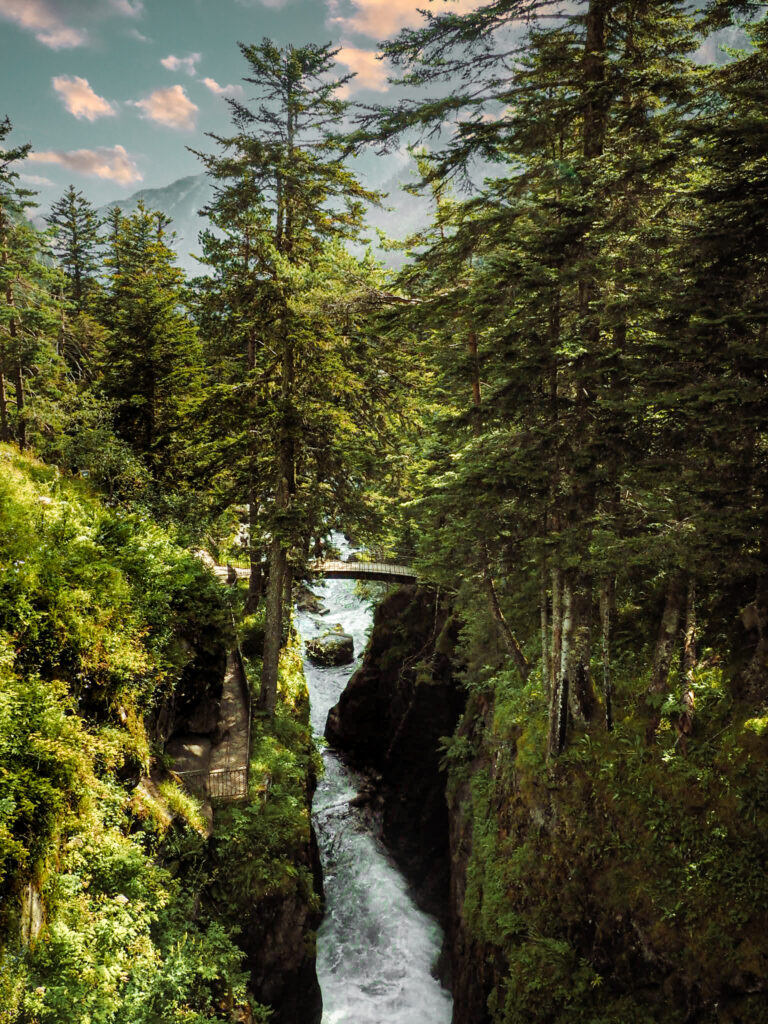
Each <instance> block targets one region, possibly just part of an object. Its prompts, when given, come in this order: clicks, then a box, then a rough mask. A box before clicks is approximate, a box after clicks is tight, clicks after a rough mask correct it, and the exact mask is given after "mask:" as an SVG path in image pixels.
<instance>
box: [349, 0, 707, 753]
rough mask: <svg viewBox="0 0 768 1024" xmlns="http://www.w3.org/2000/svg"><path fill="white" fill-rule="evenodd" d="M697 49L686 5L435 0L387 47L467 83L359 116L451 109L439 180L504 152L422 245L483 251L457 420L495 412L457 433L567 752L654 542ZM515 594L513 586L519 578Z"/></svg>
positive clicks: (426, 79) (420, 122) (482, 522)
mask: <svg viewBox="0 0 768 1024" xmlns="http://www.w3.org/2000/svg"><path fill="white" fill-rule="evenodd" d="M523 19H525V21H526V23H527V27H525V28H523V27H521V25H520V22H521V21H522V20H523ZM502 44H503V45H502ZM694 48H695V43H694V37H693V35H692V33H691V24H690V20H689V18H688V16H687V11H686V10H685V8H684V6H683V5H682V4H679V3H666V4H663V5H658V4H656V5H653V6H648V5H634V4H623V3H605V2H601V0H589V2H588V3H585V4H583V5H581V7H580V9H579V10H578V11H576V12H574V13H567V12H565V11H562V10H560V9H558V10H554V9H548V8H547V5H527V4H525V3H504V2H502V3H493V4H486V5H484V6H483V7H481V8H480V9H479V10H477V11H475V12H472V13H470V14H467V15H464V16H456V15H454V14H451V13H447V14H444V15H437V16H434V17H430V18H429V20H428V22H427V24H426V26H425V27H424V28H423V29H420V30H413V31H406V32H403V33H402V34H401V36H400V37H398V39H396V40H394V41H392V42H390V43H388V44H385V46H384V52H385V53H386V54H387V55H389V56H390V58H391V59H392V60H393V61H394V62H395V64H396V65H398V66H400V67H402V68H403V70H404V75H403V84H405V85H409V86H413V85H423V84H432V83H434V82H436V81H442V80H445V81H449V82H450V83H451V91H450V93H449V94H447V95H445V96H444V97H442V98H440V99H438V100H434V99H433V98H430V99H428V100H426V101H420V100H411V99H406V100H405V101H403V102H401V103H400V104H398V105H397V106H396V107H394V108H392V109H390V110H386V109H379V110H375V111H373V112H372V113H370V114H368V115H366V117H365V118H364V119H363V122H362V131H361V134H360V136H359V138H372V137H375V138H378V139H379V140H380V141H381V140H384V141H385V143H388V144H392V140H393V139H395V138H397V137H398V136H399V134H400V133H401V132H402V131H404V130H406V129H413V128H415V127H418V126H426V130H428V131H432V132H433V134H434V133H435V132H439V131H440V130H441V129H442V124H443V122H444V120H445V119H446V117H448V116H453V117H454V118H455V125H454V131H453V132H452V133H451V134H450V136H444V137H443V141H442V148H439V149H438V150H437V152H436V153H435V155H434V158H433V160H432V163H431V167H432V169H431V171H430V174H429V177H430V179H432V180H440V179H445V178H446V177H447V176H448V175H449V174H450V173H452V172H453V171H455V170H456V169H461V168H464V167H466V166H468V165H469V163H470V162H471V160H472V159H473V158H475V157H477V156H482V157H485V158H489V157H490V158H492V159H493V160H495V161H497V162H499V163H503V164H506V165H507V168H508V169H509V173H508V174H507V175H506V176H505V177H499V178H498V179H496V180H492V181H490V182H487V183H486V186H485V187H484V188H482V189H481V190H479V192H478V194H477V196H476V197H475V198H474V199H472V200H471V201H469V202H468V203H467V204H466V206H467V215H466V216H465V217H464V218H463V220H462V223H461V225H460V226H459V227H457V228H456V230H455V231H454V232H451V233H449V237H448V239H447V240H445V239H441V240H440V241H439V243H436V244H435V246H434V251H433V252H432V253H430V254H429V256H428V257H425V258H424V262H425V263H427V259H429V260H431V265H432V266H434V265H437V263H438V261H439V259H440V258H441V257H440V255H439V253H440V252H442V253H448V254H450V253H451V252H453V253H455V254H457V255H458V256H459V260H461V259H463V260H466V259H467V257H471V259H472V261H473V263H474V269H473V272H472V274H471V276H470V277H469V278H468V277H467V275H466V274H465V275H464V278H465V282H466V283H465V284H463V285H461V286H460V287H459V288H457V287H456V286H455V284H454V286H453V288H452V290H451V298H452V300H454V301H457V302H458V306H459V309H460V311H461V312H460V315H461V320H462V323H463V324H464V325H467V327H465V328H464V330H465V331H466V334H467V339H468V340H467V342H466V344H467V348H468V349H469V350H471V353H472V354H471V358H470V359H469V360H467V358H466V357H464V358H462V359H461V360H460V362H459V364H458V366H459V368H461V367H463V368H464V372H465V375H466V371H467V370H468V369H469V368H470V366H471V364H472V363H475V365H476V367H477V371H471V372H476V373H477V378H478V380H477V383H478V384H479V378H480V376H482V379H483V388H482V390H483V397H482V403H479V402H478V401H477V397H478V396H477V392H478V388H473V389H472V391H470V389H469V388H468V387H465V390H464V394H465V395H466V400H467V401H469V397H470V394H473V395H474V405H475V406H476V408H475V411H474V412H473V414H472V416H471V417H470V418H469V419H468V418H467V416H466V414H464V418H463V421H462V420H460V423H462V426H463V429H464V430H466V428H467V423H468V422H474V423H475V424H476V425H477V424H479V425H480V429H479V432H478V433H477V435H476V437H474V438H473V439H472V440H468V441H465V442H464V445H465V449H464V448H463V449H462V450H466V466H467V469H466V473H463V474H459V476H458V483H457V490H458V491H460V492H463V494H464V495H465V496H469V499H468V500H467V499H466V498H465V499H464V500H462V499H461V498H459V505H458V507H460V508H462V509H464V510H465V514H466V516H467V517H468V522H470V523H471V524H472V531H471V532H472V533H473V535H474V536H476V537H477V538H478V542H479V544H480V547H481V548H482V547H485V549H486V550H487V551H488V552H489V556H490V558H491V561H492V562H493V560H494V559H497V563H496V564H497V568H496V569H495V570H494V571H493V572H492V575H493V576H498V577H500V578H501V579H502V580H503V579H504V578H505V577H507V578H508V586H507V588H504V589H507V592H508V593H509V592H511V593H512V594H515V595H517V597H518V601H523V602H525V601H526V600H529V598H530V594H531V588H530V587H529V586H525V585H521V578H520V575H519V573H518V571H517V569H516V568H515V567H520V566H526V565H531V564H532V565H536V566H538V567H539V569H538V572H539V586H538V588H537V590H538V593H539V594H540V598H539V603H540V612H541V634H542V643H543V644H544V645H545V646H546V645H547V643H548V645H549V652H548V654H547V656H546V657H544V661H545V664H546V671H547V676H548V689H549V693H550V700H551V730H550V740H549V746H550V750H551V752H552V753H556V752H558V751H559V750H562V748H563V745H564V743H565V738H566V730H567V725H568V721H569V719H571V718H573V719H575V720H577V721H578V720H581V721H582V722H585V723H589V722H590V721H591V720H592V719H594V718H595V717H596V714H597V709H598V702H597V698H596V693H595V687H594V681H593V679H592V676H591V667H590V666H591V661H592V635H593V626H592V621H591V617H592V609H593V607H594V605H595V604H596V603H597V596H598V594H599V595H600V604H601V607H602V609H603V611H604V614H603V615H602V620H603V626H604V629H603V644H604V647H605V651H606V661H605V676H604V691H605V703H606V708H605V711H606V717H607V720H608V723H609V725H610V709H609V703H610V658H609V656H608V655H609V648H610V623H611V606H612V604H613V600H614V598H613V595H614V593H615V575H616V572H617V570H618V568H619V567H620V566H621V565H622V552H624V556H625V555H626V548H625V545H626V544H627V543H628V542H633V543H635V544H636V543H637V540H636V537H635V538H630V537H627V535H626V527H627V518H628V517H627V515H626V513H625V511H624V510H623V508H622V507H621V505H622V503H621V500H620V496H621V495H622V494H625V493H627V488H628V487H630V486H631V485H632V481H633V479H634V481H636V484H635V486H637V487H639V488H642V487H643V486H644V483H645V480H644V473H643V470H644V469H645V468H646V467H648V464H649V461H650V460H649V459H648V458H647V457H643V453H645V455H646V456H647V454H648V449H649V447H650V448H651V450H654V444H655V439H651V438H649V436H648V433H647V432H648V427H649V423H650V424H652V425H653V426H656V423H657V422H658V421H655V422H654V421H653V420H650V421H649V419H648V417H647V415H646V414H645V410H641V409H639V408H638V405H637V403H635V402H634V401H633V392H632V387H633V384H632V373H633V371H637V370H639V369H640V366H639V359H640V357H641V355H646V354H647V352H648V346H649V344H653V339H654V338H656V337H657V331H658V328H659V323H658V316H657V312H658V310H657V309H655V308H654V306H653V304H654V301H655V302H658V297H659V295H660V294H663V293H665V290H666V291H668V290H669V289H670V288H671V287H672V281H673V275H672V274H671V273H670V265H669V263H667V262H664V261H663V260H662V261H659V262H658V263H655V262H653V261H649V260H648V258H647V253H648V249H649V247H650V248H651V251H655V252H658V253H659V254H663V253H665V252H667V251H668V250H669V248H670V245H671V242H670V238H669V233H668V228H667V224H666V220H667V215H668V210H669V204H670V202H671V200H670V198H669V197H670V196H671V195H672V194H673V189H674V186H675V184H677V183H679V182H677V183H676V182H675V175H676V174H678V172H677V170H676V167H677V164H678V161H679V156H678V154H682V153H684V152H685V149H684V147H683V146H681V145H680V142H681V138H682V128H681V126H682V124H683V122H684V120H685V117H686V116H688V114H689V104H690V101H691V96H692V93H693V89H692V79H694V78H695V72H694V70H693V69H692V67H691V64H690V61H689V60H688V58H687V57H686V54H687V53H690V52H691V51H692V50H693V49H694ZM489 113H490V114H491V115H492V116H491V117H490V118H489V117H487V116H486V115H487V114H489ZM438 145H440V143H438ZM678 178H679V174H678ZM658 211H664V213H663V214H662V215H661V216H659V212H658ZM665 232H667V233H666V234H665ZM450 258H451V257H450V255H449V259H450ZM427 265H428V266H429V265H430V264H429V263H427ZM454 266H458V261H457V260H456V259H455V258H454ZM436 294H437V295H440V292H438V293H436ZM440 302H441V304H443V303H444V302H445V297H444V296H442V295H441V297H440ZM641 373H642V371H641ZM649 442H650V444H649ZM638 453H641V457H640V458H638ZM456 468H457V467H456V465H455V464H454V465H453V467H452V472H453V473H454V474H455V472H456ZM454 493H455V492H454ZM473 504H474V506H475V508H473V507H472V505H473ZM501 509H503V510H504V515H503V518H502V517H501V516H500V515H499V512H498V511H496V510H501ZM483 510H484V511H483ZM659 510H660V506H659V505H658V504H654V502H653V501H652V502H651V503H650V505H649V508H648V513H649V514H648V516H647V517H646V520H645V521H644V522H639V523H637V522H635V523H633V524H632V529H633V530H635V531H637V530H640V531H647V532H648V533H649V535H651V536H653V530H654V528H655V527H656V525H657V524H656V523H654V522H653V515H654V514H658V511H659ZM470 547H471V549H473V550H474V549H475V547H476V545H474V544H473V545H471V546H470ZM657 554H658V553H657ZM658 566H659V563H658V562H657V564H656V570H655V571H658ZM478 571H482V570H480V567H478ZM500 598H501V604H503V603H506V604H507V607H509V606H510V604H511V603H512V602H510V598H509V597H507V598H505V597H504V593H503V591H502V593H501V594H500ZM496 604H497V605H499V607H498V608H496V607H494V617H495V618H496V619H497V620H498V621H499V623H500V624H501V626H502V629H503V618H502V615H501V614H500V613H499V608H500V607H501V604H500V603H499V602H498V601H497V602H496ZM550 609H551V614H550ZM520 615H523V619H522V621H523V622H524V621H525V616H524V614H523V612H522V610H521V611H520V612H517V611H514V612H513V615H512V619H513V620H514V619H516V618H519V616H520ZM510 653H512V654H513V656H514V654H515V652H514V649H512V650H511V651H510ZM515 660H516V662H517V663H518V667H519V668H520V670H521V672H522V673H523V674H525V671H526V669H525V663H524V661H523V659H521V658H520V657H519V656H518V657H516V658H515Z"/></svg>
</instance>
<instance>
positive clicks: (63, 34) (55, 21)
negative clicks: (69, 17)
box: [0, 0, 88, 50]
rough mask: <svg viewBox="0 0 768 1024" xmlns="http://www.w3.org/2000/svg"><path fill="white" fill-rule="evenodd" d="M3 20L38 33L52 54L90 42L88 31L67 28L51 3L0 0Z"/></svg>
mask: <svg viewBox="0 0 768 1024" xmlns="http://www.w3.org/2000/svg"><path fill="white" fill-rule="evenodd" d="M0 18H5V19H6V21H12V22H13V23H14V24H16V25H18V26H19V28H23V29H26V30H27V31H28V32H34V34H35V38H36V39H37V40H38V42H41V43H43V45H44V46H48V47H50V49H52V50H66V49H72V48H73V47H75V46H83V45H85V43H87V42H88V33H87V32H86V31H85V30H84V29H79V28H72V27H71V26H69V25H67V24H66V22H65V21H64V19H63V18H62V17H61V15H60V14H59V12H58V10H57V9H56V5H55V4H54V3H51V0H0Z"/></svg>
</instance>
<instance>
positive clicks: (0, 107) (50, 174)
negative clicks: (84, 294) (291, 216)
mask: <svg viewBox="0 0 768 1024" xmlns="http://www.w3.org/2000/svg"><path fill="white" fill-rule="evenodd" d="M429 2H432V0H0V90H1V91H0V96H1V97H2V99H1V100H0V118H2V117H3V116H4V115H7V116H8V117H9V118H10V119H11V122H12V123H13V126H14V130H13V133H12V134H11V135H10V137H8V138H7V139H6V141H5V145H6V146H9V145H10V146H15V145H18V144H21V143H27V142H29V143H31V144H32V147H33V149H32V153H31V155H30V157H29V159H28V160H27V161H26V162H25V163H24V164H23V165H21V167H20V170H21V172H22V177H23V183H24V184H25V185H27V186H28V187H31V188H35V189H37V190H38V191H39V200H38V201H39V205H40V207H41V211H44V210H45V209H46V208H47V207H48V206H50V203H51V202H52V201H54V200H55V199H57V198H58V197H59V196H60V195H61V194H62V193H63V191H64V189H65V188H66V187H67V185H69V184H70V183H71V184H74V185H75V187H76V188H78V189H80V190H82V191H83V192H84V193H85V194H86V196H87V197H88V198H89V199H90V201H91V202H92V203H93V204H94V205H95V206H101V205H103V204H105V203H108V202H111V201H114V200H118V199H121V198H124V197H127V196H129V195H132V194H133V193H135V192H136V191H138V190H139V189H144V188H158V187H163V186H165V185H168V184H170V183H171V182H173V181H175V180H176V179H178V178H181V177H184V176H186V175H191V174H199V173H201V170H202V168H201V165H200V163H199V161H198V159H197V158H196V157H195V156H194V155H193V154H192V153H190V152H189V150H188V149H187V147H192V148H194V149H200V150H210V151H213V150H214V149H215V144H214V143H213V142H212V141H211V140H208V139H206V138H205V136H204V133H205V132H211V131H212V132H218V133H220V134H227V132H228V128H229V108H228V107H227V104H226V102H225V97H226V96H228V95H230V96H232V95H237V96H239V97H242V98H244V99H245V100H246V101H247V100H248V98H249V93H248V88H249V87H248V86H247V85H245V86H244V85H243V83H242V81H241V78H242V75H243V74H245V73H246V72H247V66H246V64H245V61H244V59H243V58H242V56H241V54H240V52H239V50H238V48H237V42H238V41H242V42H246V43H254V42H258V41H260V40H261V39H262V38H263V37H264V36H268V37H270V38H271V39H273V40H275V41H276V42H277V43H278V44H281V45H284V44H287V43H293V44H294V45H302V44H304V43H307V42H317V43H325V42H333V43H334V44H336V45H339V46H340V47H341V51H340V53H339V56H338V58H337V59H338V60H339V63H340V65H341V67H340V71H341V72H342V73H345V72H346V71H354V72H356V73H357V77H356V78H355V79H354V81H353V83H352V85H351V91H350V92H351V98H352V99H359V100H362V101H370V100H382V99H384V97H385V96H386V93H387V91H388V89H389V85H388V82H387V67H386V65H385V64H384V63H383V62H381V61H379V60H377V43H378V42H379V41H380V40H381V39H385V38H388V37H391V36H393V35H394V34H396V33H397V32H398V31H399V30H400V29H401V28H403V27H410V26H415V25H418V24H420V23H421V15H420V14H419V13H418V8H419V7H425V6H428V3H429ZM478 2H479V0H452V3H451V8H452V9H453V10H454V11H466V10H469V9H471V8H472V7H473V6H476V5H477V4H478ZM434 3H435V6H442V3H441V0H434ZM706 45H707V46H711V47H712V48H713V52H712V53H704V52H702V54H701V57H702V59H705V60H711V59H716V49H717V48H716V46H715V44H714V41H712V42H711V43H708V44H706ZM704 49H705V48H702V50H704ZM369 163H371V161H369ZM385 163H386V162H383V163H382V166H381V167H379V168H378V170H380V171H381V172H382V173H381V175H379V176H378V178H379V180H378V181H377V180H376V177H377V175H376V174H375V173H369V174H368V175H367V176H368V178H369V180H370V181H371V183H372V184H375V185H379V184H381V183H382V181H383V180H384V177H386V176H388V175H391V174H392V173H393V171H392V168H391V167H386V166H385V165H384V164H385ZM372 164H373V165H375V164H376V161H373V162H372ZM360 170H362V168H360ZM385 171H386V174H385V173H384V172H385ZM363 173H365V172H363Z"/></svg>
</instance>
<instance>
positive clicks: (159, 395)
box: [98, 203, 201, 478]
mask: <svg viewBox="0 0 768 1024" xmlns="http://www.w3.org/2000/svg"><path fill="white" fill-rule="evenodd" d="M111 223H112V228H113V230H112V234H111V236H110V238H109V248H108V254H107V259H106V263H107V266H108V267H109V268H110V276H109V278H108V279H107V282H106V286H105V290H104V294H103V296H102V297H101V298H100V300H99V303H98V312H99V319H100V321H101V322H102V323H103V324H104V325H105V326H106V327H107V328H108V329H109V332H110V335H109V338H108V340H107V343H106V352H105V356H104V380H103V388H104V391H105V393H106V395H107V396H108V397H109V398H110V399H112V400H113V402H114V406H115V427H116V430H117V433H118V435H119V436H120V437H122V438H123V439H124V440H126V441H128V442H129V443H130V445H131V446H132V448H133V449H134V451H135V452H137V453H138V454H139V455H141V456H142V458H143V459H144V460H145V461H146V464H147V466H148V467H149V468H150V469H151V470H152V472H153V473H154V474H155V475H156V477H157V478H162V477H172V476H173V475H174V473H181V472H182V469H183V466H184V463H185V459H184V456H183V451H184V446H185V443H186V440H185V438H186V428H185V424H186V422H187V420H186V417H187V414H188V411H189V410H190V407H191V406H193V404H194V401H195V398H196V392H197V388H198V385H199V371H200V362H201V356H200V346H199V341H198V339H197V334H196V331H195V328H194V325H193V324H192V322H191V320H190V318H189V317H188V316H187V314H186V313H185V311H184V301H183V293H182V288H183V283H184V282H183V274H182V272H181V271H180V270H179V269H178V268H177V267H175V266H174V263H175V259H176V255H175V253H174V251H173V250H172V249H171V248H170V247H169V246H168V244H167V243H166V234H167V232H166V229H167V227H168V225H169V223H170V221H169V219H168V218H167V217H165V215H164V214H162V213H158V212H153V211H150V210H148V209H146V207H145V206H144V205H143V204H141V203H140V204H139V206H138V208H137V209H136V211H135V212H133V213H132V214H129V215H128V216H121V215H120V214H119V213H118V214H115V215H113V216H112V218H111Z"/></svg>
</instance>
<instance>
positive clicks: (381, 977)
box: [297, 580, 451, 1024]
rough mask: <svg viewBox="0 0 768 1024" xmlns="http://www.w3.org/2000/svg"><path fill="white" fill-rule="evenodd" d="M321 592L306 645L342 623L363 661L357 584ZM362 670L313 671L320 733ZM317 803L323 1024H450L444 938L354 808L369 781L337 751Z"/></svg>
mask: <svg viewBox="0 0 768 1024" xmlns="http://www.w3.org/2000/svg"><path fill="white" fill-rule="evenodd" d="M317 593H318V595H319V596H320V598H321V599H322V601H323V602H324V604H325V605H326V607H327V608H328V609H329V613H328V614H327V615H324V616H322V617H320V616H317V615H311V614H307V613H300V614H299V615H298V621H297V625H298V627H299V630H300V631H301V634H302V636H303V637H304V638H309V637H311V636H315V635H316V634H317V633H321V632H323V631H324V630H326V629H327V628H328V627H329V626H331V625H334V624H336V623H341V625H342V626H343V627H344V630H345V632H347V633H350V634H351V635H352V636H353V637H354V639H355V654H356V655H357V657H358V659H359V656H360V654H361V653H362V650H363V648H364V646H365V641H366V637H367V633H368V630H369V628H370V624H371V618H372V612H371V607H370V604H369V603H368V602H365V601H362V600H360V598H358V597H357V596H356V594H355V584H354V581H352V580H328V581H326V583H325V585H324V586H323V587H318V588H317ZM355 667H356V665H351V666H350V665H346V666H344V667H342V668H317V667H316V666H314V665H312V664H311V663H310V662H309V661H305V663H304V671H305V672H306V676H307V681H308V683H309V693H310V699H311V703H312V727H313V729H314V730H315V732H316V733H317V734H319V735H322V733H323V730H324V728H325V719H326V716H327V714H328V711H329V709H330V708H331V707H332V706H333V705H334V704H335V703H336V702H337V700H338V699H339V695H340V694H341V691H342V690H343V689H344V687H345V685H346V683H347V680H348V679H349V677H350V676H351V674H352V672H353V671H354V669H355ZM324 760H325V775H324V777H323V778H322V779H321V781H320V785H319V787H318V790H317V793H316V794H315V801H314V823H315V829H316V831H317V838H318V842H319V845H320V855H321V858H322V862H323V873H324V876H325V899H326V911H325V918H324V920H323V924H322V926H321V928H320V931H319V934H318V942H317V946H318V949H317V974H318V978H319V980H320V987H321V988H322V991H323V1024H449V1022H450V1020H451V997H450V995H449V994H448V992H446V990H445V989H444V988H442V986H441V985H440V984H439V982H438V981H436V980H435V978H434V977H433V975H432V971H433V967H434V964H435V962H436V961H437V957H438V954H439V952H440V944H441V941H442V935H441V932H440V929H439V927H438V925H437V924H436V923H435V921H433V920H432V918H430V917H428V916H427V915H426V914H423V913H422V912H421V911H420V910H419V909H418V908H417V907H416V906H415V905H414V903H413V901H412V900H411V898H410V896H409V895H408V891H407V885H406V882H405V880H404V879H403V877H402V875H401V874H400V872H399V871H398V870H397V868H396V867H395V866H394V864H393V863H392V861H391V859H390V858H389V857H388V855H387V853H386V851H385V850H384V848H383V847H382V845H381V843H380V842H379V840H378V838H377V836H376V835H375V834H374V832H373V830H372V828H371V826H370V824H369V819H367V818H366V815H365V813H364V811H362V810H361V809H359V808H355V807H350V806H349V801H350V800H351V799H352V798H353V797H354V796H355V795H356V794H357V791H358V785H359V782H360V780H361V776H359V775H358V774H356V773H355V772H353V771H351V770H350V769H349V768H347V767H346V766H345V765H344V764H343V762H342V761H341V760H340V758H339V757H338V755H337V754H336V753H335V752H334V751H332V750H326V751H325V753H324Z"/></svg>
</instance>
